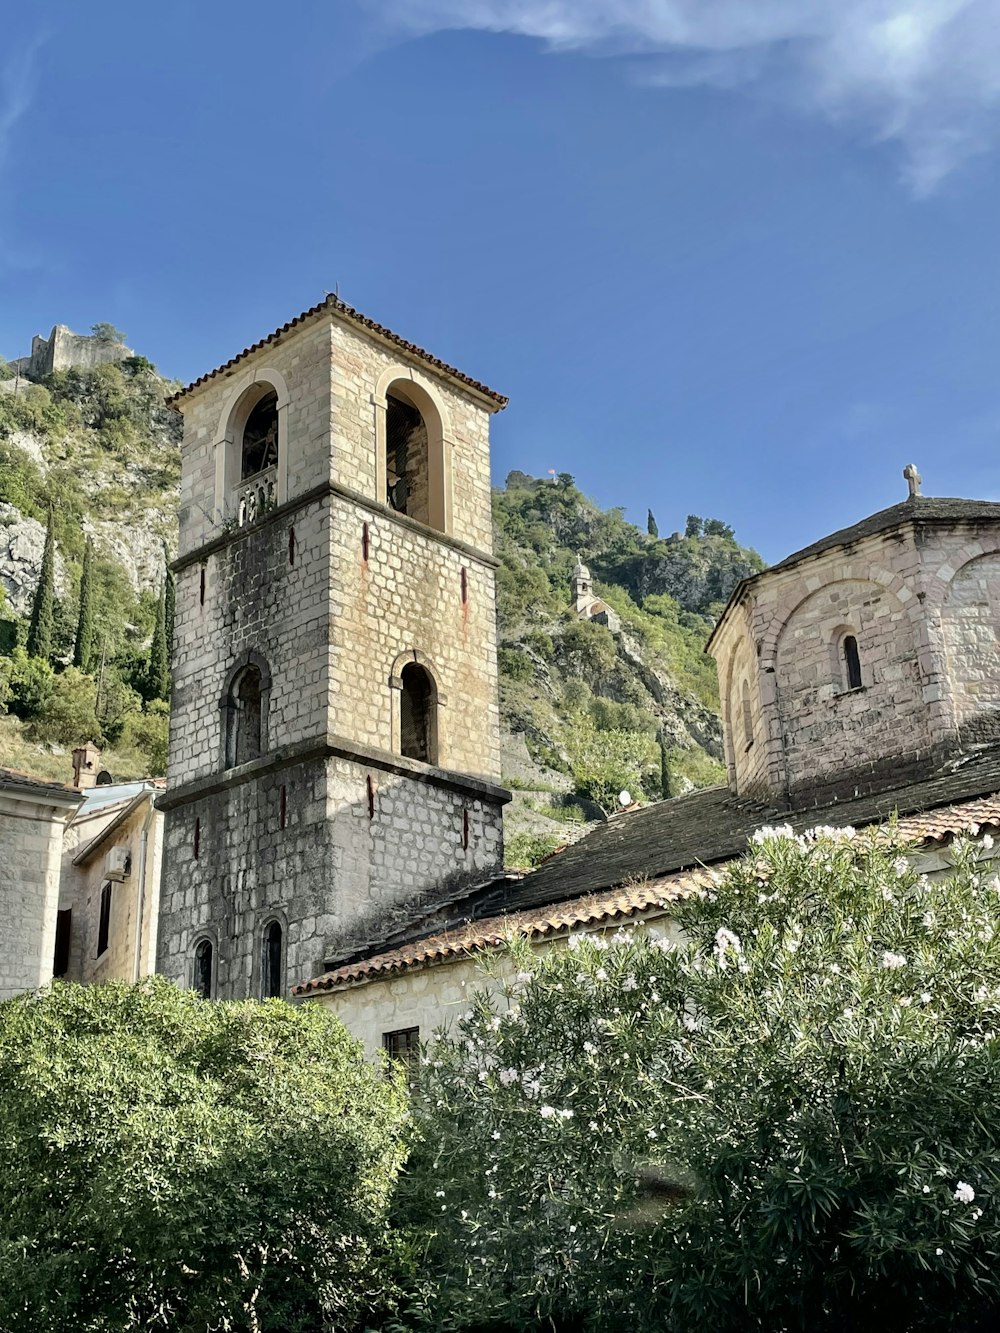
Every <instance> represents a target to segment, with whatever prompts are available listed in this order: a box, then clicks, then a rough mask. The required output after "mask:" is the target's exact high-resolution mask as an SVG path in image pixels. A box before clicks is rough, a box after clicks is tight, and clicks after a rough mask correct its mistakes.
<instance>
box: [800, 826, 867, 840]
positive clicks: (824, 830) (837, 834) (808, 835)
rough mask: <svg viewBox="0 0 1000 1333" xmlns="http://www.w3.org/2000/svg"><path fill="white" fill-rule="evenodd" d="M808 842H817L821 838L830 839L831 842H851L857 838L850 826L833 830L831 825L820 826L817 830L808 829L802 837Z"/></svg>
mask: <svg viewBox="0 0 1000 1333" xmlns="http://www.w3.org/2000/svg"><path fill="white" fill-rule="evenodd" d="M802 836H803V837H804V838H805V839H807V841H810V842H816V841H817V840H818V839H819V838H829V839H830V841H831V842H850V841H851V839H852V838H855V837H857V834H856V833H855V831H854V829H853V828H852V827H851V826H850V824H846V825H845V826H844V827H843V828H832V827H831V826H830V825H829V824H818V825H817V826H816V828H811V829H806V831H805V833H803V835H802Z"/></svg>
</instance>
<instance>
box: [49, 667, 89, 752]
mask: <svg viewBox="0 0 1000 1333" xmlns="http://www.w3.org/2000/svg"><path fill="white" fill-rule="evenodd" d="M31 734H32V735H33V736H35V737H37V738H38V739H40V740H46V741H55V742H56V744H58V745H66V746H69V745H82V744H83V742H84V741H95V742H96V743H97V744H99V745H103V744H104V741H105V736H104V731H103V729H102V727H101V723H100V720H99V719H98V716H97V684H96V682H95V680H94V678H93V677H92V676H86V675H84V673H83V672H82V671H79V670H77V668H76V667H67V668H66V670H65V671H63V672H62V673H61V674H60V675H58V676H55V677H54V678H53V680H52V688H51V689H50V690H49V692H48V694H47V696H46V698H45V701H44V703H43V704H42V706H41V708H40V709H39V710H38V713H37V715H36V716H35V717H34V719H33V720H32V723H31Z"/></svg>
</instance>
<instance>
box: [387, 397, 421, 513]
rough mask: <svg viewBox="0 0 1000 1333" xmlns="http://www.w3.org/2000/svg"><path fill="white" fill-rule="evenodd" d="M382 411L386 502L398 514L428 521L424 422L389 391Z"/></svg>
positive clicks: (409, 406) (415, 412)
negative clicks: (383, 412) (383, 417)
mask: <svg viewBox="0 0 1000 1333" xmlns="http://www.w3.org/2000/svg"><path fill="white" fill-rule="evenodd" d="M385 401H386V411H385V489H386V497H385V498H386V502H387V503H388V505H389V506H390V508H392V509H395V511H396V513H397V514H408V515H409V516H410V518H415V519H417V520H418V522H420V523H427V522H428V521H429V514H428V501H429V498H430V478H429V473H428V466H429V461H430V459H429V451H428V437H427V425H426V423H425V421H424V419H423V417H422V416H421V415H420V412H419V411H418V410H417V408H416V407H414V406H413V404H412V403H410V402H406V401H405V400H404V399H402V398H399V397H397V396H395V395H394V394H389V395H387V397H386V400H385Z"/></svg>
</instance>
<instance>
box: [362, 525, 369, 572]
mask: <svg viewBox="0 0 1000 1333" xmlns="http://www.w3.org/2000/svg"><path fill="white" fill-rule="evenodd" d="M368 546H369V537H368V524H367V523H362V524H361V559H362V560H363V561H364V562H365V564H366V565H367V563H368Z"/></svg>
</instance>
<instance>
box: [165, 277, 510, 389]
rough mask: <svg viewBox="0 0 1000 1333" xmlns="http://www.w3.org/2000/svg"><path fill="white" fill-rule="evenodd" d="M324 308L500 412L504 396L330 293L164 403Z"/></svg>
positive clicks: (222, 370)
mask: <svg viewBox="0 0 1000 1333" xmlns="http://www.w3.org/2000/svg"><path fill="white" fill-rule="evenodd" d="M324 311H325V312H327V313H329V314H331V315H335V316H338V317H339V318H341V319H345V320H347V322H348V323H350V324H355V325H357V326H358V327H360V328H363V329H365V330H367V332H369V333H374V334H376V335H377V336H378V337H380V338H385V339H386V340H387V341H389V342H391V343H394V344H395V345H396V346H397V347H399V348H401V349H402V350H403V351H404V352H408V353H409V355H410V356H415V357H419V358H420V360H421V361H425V362H427V364H428V365H431V366H434V368H435V369H436V370H441V371H444V373H445V374H446V375H450V376H452V378H454V379H457V380H460V381H461V382H462V383H463V384H467V385H468V386H469V388H470V389H475V390H476V392H477V393H480V394H483V395H484V396H485V397H486V398H489V399H491V400H492V401H493V402H494V403H495V404H496V409H495V410H496V411H500V410H502V409H503V408H505V407H506V406H507V399H506V398H505V397H504V395H503V394H502V393H497V391H496V390H495V389H491V388H490V387H489V386H488V385H486V384H482V383H480V381H479V380H474V379H473V378H472V377H471V376H470V375H466V374H465V373H464V372H463V371H461V370H456V369H455V367H454V366H449V365H448V363H447V361H441V360H439V358H438V357H436V356H432V355H431V354H430V352H426V351H424V349H423V348H422V347H418V346H417V344H416V343H411V342H407V340H406V339H405V338H401V337H400V336H399V334H398V333H393V331H392V330H391V329H387V328H385V326H384V325H382V324H377V323H376V322H375V320H373V319H369V318H368V316H367V315H362V314H361V313H360V312H359V311H357V310H355V309H354V308H353V306H349V305H347V303H346V302H344V301H341V300H340V298H339V297H337V296H333V295H331V296H328V297H326V299H325V300H323V301H320V302H318V303H317V304H316V305H314V306H310V308H309V309H308V310H303V311H302V313H301V314H300V315H296V316H295V318H294V319H290V320H289V321H288V323H287V324H282V326H281V327H280V328H279V329H275V330H274V332H273V333H269V334H268V335H267V337H266V338H261V339H260V341H259V342H255V343H252V344H251V346H249V347H244V349H243V351H242V352H238V353H237V354H236V356H234V357H231V358H230V359H229V360H228V361H226V362H224V363H223V365H221V366H217V367H216V368H215V370H209V371H207V372H206V373H205V374H204V375H199V377H198V378H197V379H196V380H192V381H191V383H190V384H188V385H187V386H186V387H185V388H183V389H180V390H178V392H177V393H175V394H172V395H171V397H170V398H168V399H167V402H168V403H169V404H171V405H175V404H176V403H177V402H178V401H179V400H180V399H181V398H184V397H185V396H186V395H187V394H189V393H190V392H191V391H192V390H193V389H197V388H198V387H199V385H201V384H207V383H208V381H209V380H211V379H214V378H215V377H216V375H223V374H225V372H226V371H227V370H231V369H232V368H233V366H235V365H237V364H238V363H239V362H240V361H242V360H243V358H244V357H246V356H250V355H251V353H253V352H257V351H259V350H260V349H261V348H262V347H266V346H267V345H268V344H269V343H273V342H277V340H278V339H279V338H281V337H282V336H283V335H284V334H286V333H289V332H290V331H291V330H292V329H294V328H297V327H298V326H299V325H300V324H304V323H306V321H307V320H311V319H315V318H316V317H318V316H319V315H321V314H323V313H324Z"/></svg>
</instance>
